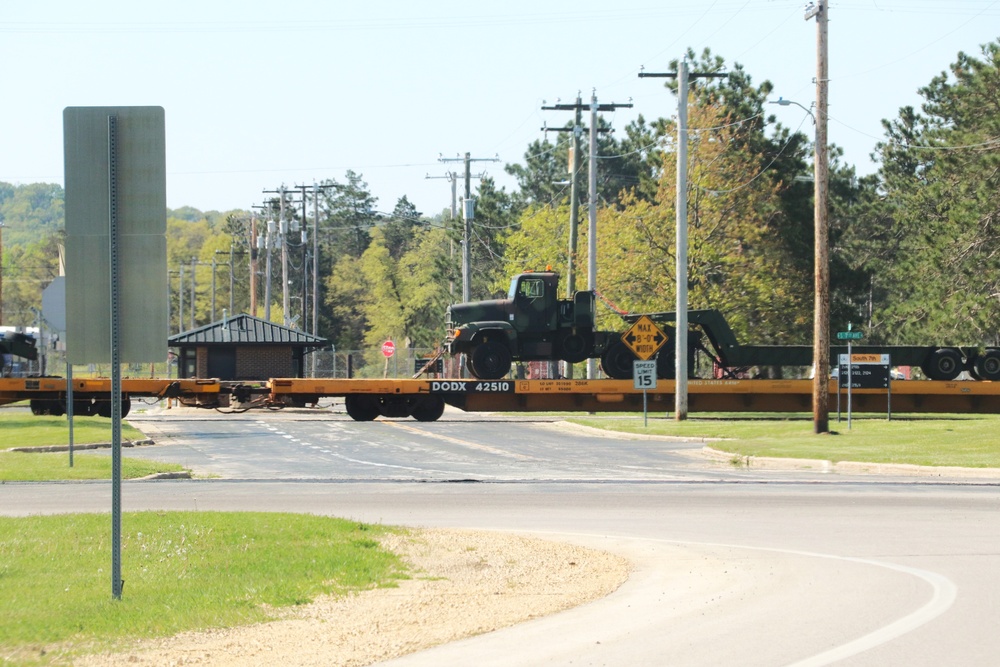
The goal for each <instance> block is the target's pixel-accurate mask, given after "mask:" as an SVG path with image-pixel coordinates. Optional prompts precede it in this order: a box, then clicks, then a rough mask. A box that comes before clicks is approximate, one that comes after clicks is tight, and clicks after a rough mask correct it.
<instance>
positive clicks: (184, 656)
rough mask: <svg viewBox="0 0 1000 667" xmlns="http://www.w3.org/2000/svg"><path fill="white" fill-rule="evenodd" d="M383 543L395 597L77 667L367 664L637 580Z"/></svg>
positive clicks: (555, 554) (524, 551)
mask: <svg viewBox="0 0 1000 667" xmlns="http://www.w3.org/2000/svg"><path fill="white" fill-rule="evenodd" d="M384 544H385V546H386V547H387V548H389V549H391V550H392V551H394V552H396V553H399V554H401V555H402V556H403V557H404V558H405V560H406V561H407V562H408V563H410V565H411V576H412V578H411V579H408V580H403V581H401V582H400V583H399V587H398V588H384V589H375V590H369V591H363V592H360V593H356V594H353V595H350V596H347V597H341V598H334V597H328V598H327V597H325V598H321V599H318V600H316V601H314V602H313V603H312V604H309V605H306V606H304V607H302V608H299V609H296V610H293V611H290V612H287V616H286V617H285V618H283V619H281V620H277V621H272V622H269V623H264V624H259V625H253V626H245V627H237V628H229V629H222V630H211V631H205V632H189V633H184V634H181V635H177V636H175V637H170V638H167V639H160V640H152V641H143V642H138V643H136V644H135V645H134V646H132V647H129V648H128V649H127V650H124V651H122V652H119V653H113V654H101V655H93V656H87V657H85V658H80V659H78V660H76V661H74V664H76V665H82V666H94V667H97V666H107V665H127V666H130V667H131V666H134V665H192V664H197V665H214V666H227V667H228V666H235V665H240V666H255V665H260V666H264V665H268V666H270V665H273V664H274V662H275V661H276V660H280V661H281V662H282V663H283V664H285V665H296V666H298V665H303V666H305V665H316V666H323V667H328V666H329V665H345V666H354V665H370V664H373V663H376V662H379V661H382V660H388V659H390V658H395V657H399V656H402V655H406V654H408V653H413V652H415V651H419V650H421V649H425V648H429V647H431V646H436V645H438V644H443V643H446V642H450V641H454V640H457V639H461V638H463V637H469V636H472V635H478V634H482V633H486V632H491V631H493V630H497V629H500V628H504V627H508V626H511V625H514V624H516V623H521V622H523V621H527V620H530V619H533V618H538V617H540V616H545V615H548V614H552V613H555V612H558V611H562V610H564V609H569V608H571V607H575V606H577V605H580V604H583V603H586V602H589V601H591V600H595V599H598V598H601V597H603V596H605V595H608V594H610V593H611V592H613V591H615V590H616V589H617V588H618V587H619V586H620V585H621V584H622V583H623V582H624V581H625V580H626V579H627V578H628V575H629V571H630V566H629V563H628V561H626V560H625V559H624V558H621V557H619V556H615V555H613V554H609V553H605V552H601V551H595V550H592V549H586V548H583V547H578V546H575V545H570V544H564V543H559V542H549V541H545V540H540V539H536V538H528V537H522V536H517V535H508V534H501V533H492V532H485V531H457V530H438V529H433V530H419V531H413V532H411V534H409V535H390V536H387V537H386V538H385V540H384Z"/></svg>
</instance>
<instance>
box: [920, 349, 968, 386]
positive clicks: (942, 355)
mask: <svg viewBox="0 0 1000 667" xmlns="http://www.w3.org/2000/svg"><path fill="white" fill-rule="evenodd" d="M963 368H964V365H963V364H962V353H961V352H959V351H958V350H956V349H955V348H953V347H942V348H938V349H936V350H934V351H933V352H931V353H930V355H929V356H928V357H927V360H926V361H925V362H924V365H923V366H922V367H921V370H923V371H924V375H926V376H927V377H929V378H930V379H932V380H945V381H947V380H954V379H955V378H957V377H958V375H959V373H961V372H962V369H963Z"/></svg>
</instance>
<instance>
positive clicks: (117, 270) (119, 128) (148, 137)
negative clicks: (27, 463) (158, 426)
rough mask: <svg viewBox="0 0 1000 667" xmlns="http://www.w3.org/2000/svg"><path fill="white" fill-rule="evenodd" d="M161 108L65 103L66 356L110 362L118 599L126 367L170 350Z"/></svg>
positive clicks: (114, 587)
mask: <svg viewBox="0 0 1000 667" xmlns="http://www.w3.org/2000/svg"><path fill="white" fill-rule="evenodd" d="M164 128H165V126H164V112H163V108H162V107H66V108H65V109H64V110H63V156H64V162H65V177H66V179H65V183H66V343H67V345H66V362H67V363H68V364H89V363H107V362H109V361H110V362H111V400H110V404H111V405H110V406H109V407H110V417H111V595H112V597H114V598H115V599H121V596H122V583H123V582H122V579H121V486H122V484H121V419H122V414H121V413H122V396H121V364H123V363H132V362H147V361H150V362H154V361H162V360H163V359H164V358H166V356H167V332H168V327H167V237H166V232H167V217H166V209H167V195H166V157H165V156H166V150H165V146H166V133H165V129H164Z"/></svg>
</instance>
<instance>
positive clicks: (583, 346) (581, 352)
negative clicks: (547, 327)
mask: <svg viewBox="0 0 1000 667" xmlns="http://www.w3.org/2000/svg"><path fill="white" fill-rule="evenodd" d="M593 348H594V342H593V338H592V336H590V335H589V334H588V333H583V332H580V331H577V332H575V333H574V332H572V331H567V332H566V333H564V334H563V335H562V336H560V338H559V351H558V354H559V358H560V359H562V360H563V361H566V362H568V363H571V364H578V363H580V362H581V361H586V360H587V359H589V358H590V353H591V350H593Z"/></svg>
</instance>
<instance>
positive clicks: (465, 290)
mask: <svg viewBox="0 0 1000 667" xmlns="http://www.w3.org/2000/svg"><path fill="white" fill-rule="evenodd" d="M499 161H500V158H499V157H491V158H474V157H471V155H470V154H469V153H466V154H465V157H455V158H446V157H439V158H438V162H464V163H465V200H464V201H465V202H470V201H471V200H472V183H471V181H472V163H473V162H499ZM482 176H483V174H480V175H479V176H477V177H476V178H482ZM464 206H465V207H468V206H470V204H468V203H466V204H465V205H464ZM463 210H465V211H468V208H463ZM464 218H465V220H464V225H463V231H462V301H463V302H465V303H468V302H469V301H471V300H472V273H471V267H470V265H471V264H472V244H471V237H472V216H471V215H465V216H464Z"/></svg>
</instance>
